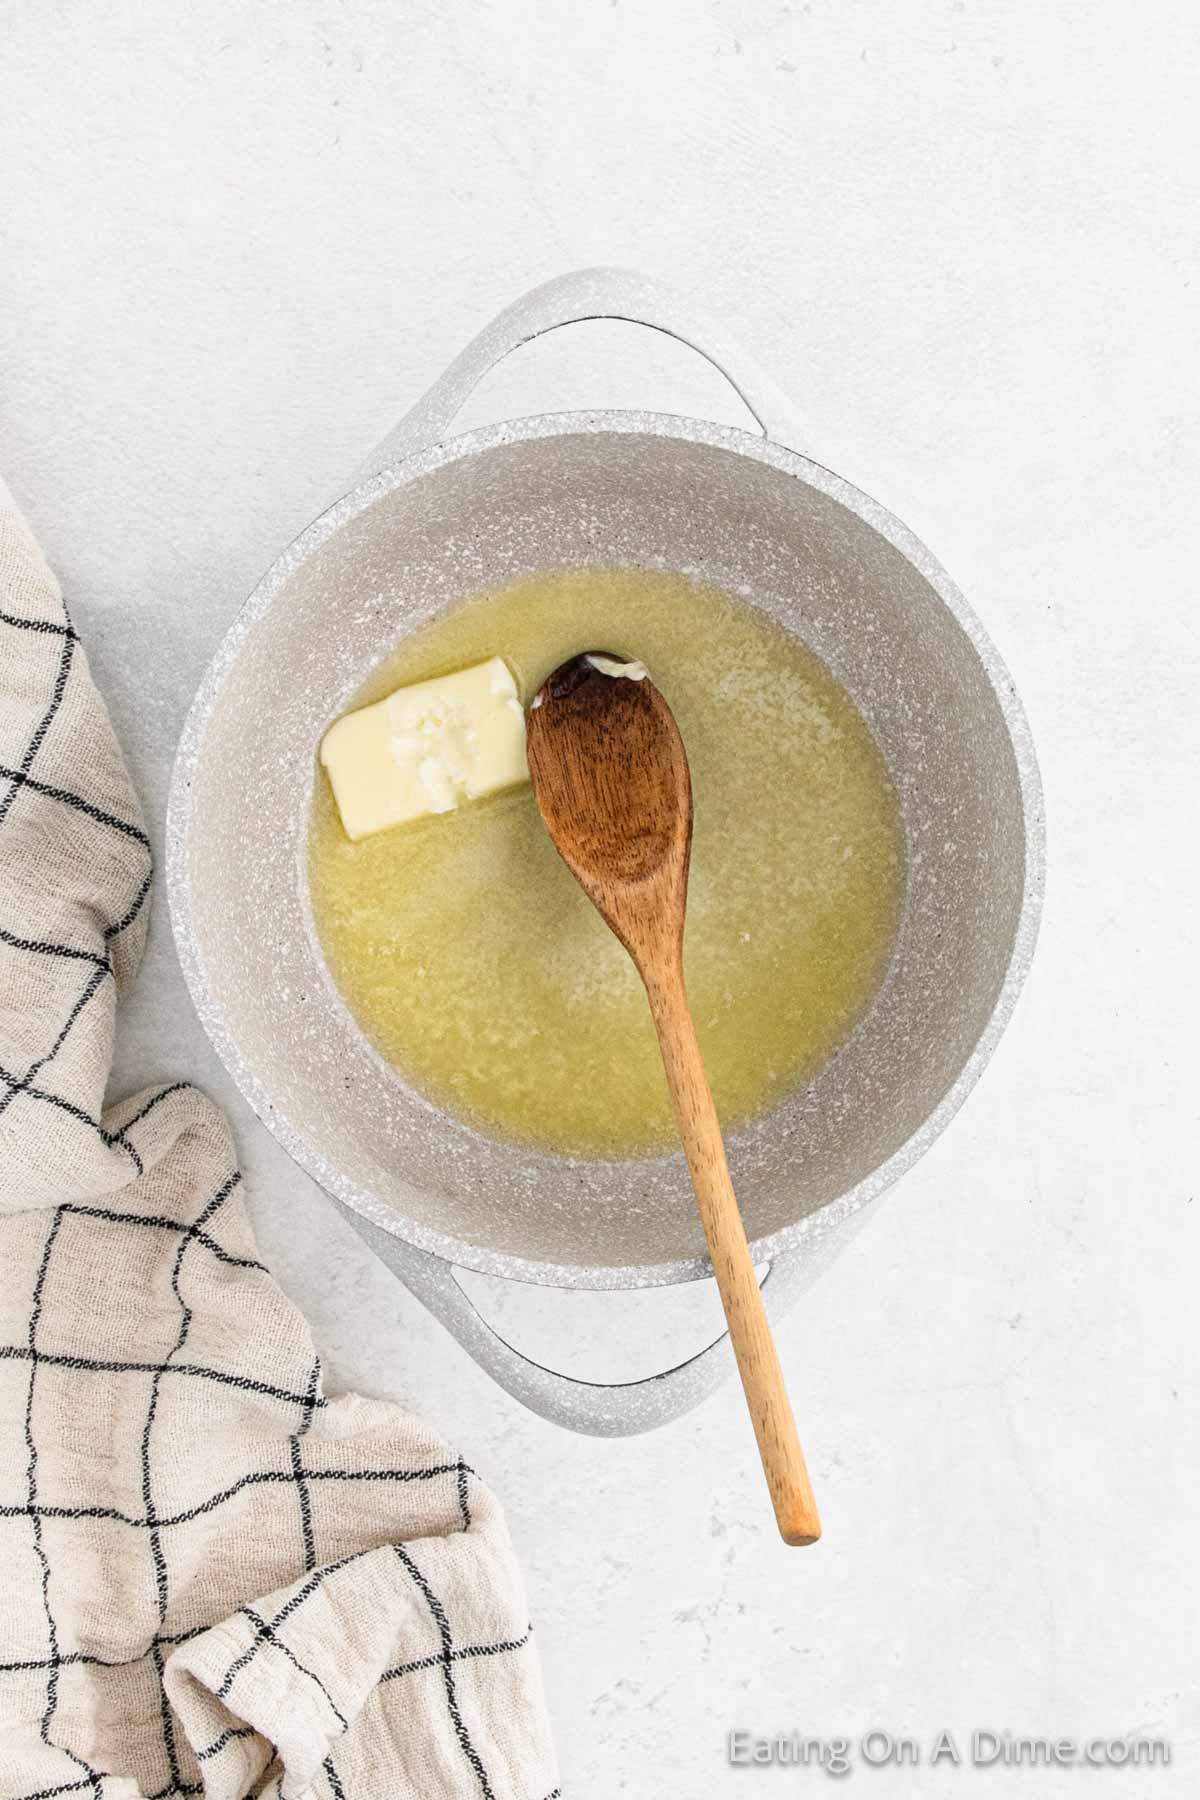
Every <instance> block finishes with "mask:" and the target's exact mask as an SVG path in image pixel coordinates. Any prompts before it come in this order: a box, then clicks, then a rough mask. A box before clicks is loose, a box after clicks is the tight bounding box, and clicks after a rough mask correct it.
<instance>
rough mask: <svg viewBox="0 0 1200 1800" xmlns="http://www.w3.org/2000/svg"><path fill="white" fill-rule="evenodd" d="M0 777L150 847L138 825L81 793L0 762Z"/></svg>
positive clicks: (145, 847)
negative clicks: (35, 777)
mask: <svg viewBox="0 0 1200 1800" xmlns="http://www.w3.org/2000/svg"><path fill="white" fill-rule="evenodd" d="M0 778H3V779H4V780H5V781H11V782H12V783H13V788H14V789H15V788H19V787H27V788H28V789H29V791H30V793H33V794H42V795H43V796H44V797H45V798H46V799H47V800H58V801H61V803H62V804H63V805H64V806H70V807H73V808H74V809H75V811H76V812H80V813H84V814H85V815H86V816H87V818H89V819H94V820H95V821H96V824H97V825H107V826H108V827H109V829H110V830H111V831H119V832H120V833H121V835H122V837H128V838H132V839H133V841H134V842H135V843H136V844H141V845H142V847H143V848H144V849H146V850H149V848H150V839H149V838H148V837H147V836H146V834H145V832H144V831H143V830H142V828H141V826H140V825H131V824H130V822H129V820H128V819H118V818H117V817H116V815H115V814H114V813H109V812H105V811H104V809H103V807H100V806H93V805H92V803H91V801H90V800H85V799H84V798H83V795H82V794H73V793H71V792H70V790H69V789H67V788H60V787H54V786H52V784H51V783H50V782H48V781H35V780H34V778H33V776H32V775H27V774H25V772H24V770H22V769H13V768H10V767H9V766H8V765H7V764H6V763H0Z"/></svg>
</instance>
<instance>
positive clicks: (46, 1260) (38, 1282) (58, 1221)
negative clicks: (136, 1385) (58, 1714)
mask: <svg viewBox="0 0 1200 1800" xmlns="http://www.w3.org/2000/svg"><path fill="white" fill-rule="evenodd" d="M61 1228H62V1210H61V1208H59V1209H58V1210H56V1212H55V1214H54V1218H53V1220H52V1221H51V1225H50V1229H49V1231H48V1232H47V1233H46V1244H45V1248H44V1249H43V1251H42V1260H41V1262H40V1263H39V1265H38V1271H37V1275H36V1277H35V1280H34V1284H33V1295H32V1298H31V1301H30V1308H29V1339H28V1352H29V1392H28V1395H27V1398H26V1401H25V1448H26V1450H27V1451H28V1452H29V1462H28V1465H27V1467H26V1472H25V1480H26V1492H27V1494H28V1501H29V1506H30V1508H31V1509H32V1508H34V1507H36V1505H37V1468H38V1453H37V1440H36V1439H35V1437H34V1435H33V1398H34V1391H35V1389H36V1386H37V1372H38V1362H39V1356H38V1348H37V1328H38V1321H39V1320H40V1318H41V1316H42V1295H43V1293H44V1292H45V1288H46V1276H47V1274H48V1272H49V1269H50V1253H51V1251H52V1250H53V1249H54V1244H55V1240H56V1238H57V1237H58V1234H59V1231H60V1230H61ZM31 1517H32V1520H33V1550H34V1555H35V1556H36V1557H37V1559H38V1564H39V1566H40V1569H41V1577H42V1580H41V1588H42V1609H43V1611H44V1612H45V1615H46V1639H47V1647H48V1649H49V1651H50V1656H49V1667H48V1669H47V1674H46V1705H45V1708H44V1710H43V1712H42V1717H41V1720H40V1726H39V1729H40V1734H41V1739H42V1742H43V1743H44V1744H47V1745H48V1744H49V1743H50V1725H51V1721H52V1720H53V1718H54V1714H55V1710H56V1708H57V1706H58V1672H59V1669H60V1667H61V1662H60V1657H59V1648H58V1627H57V1625H56V1624H55V1622H54V1610H53V1608H52V1607H51V1605H50V1561H49V1558H48V1557H47V1555H46V1550H45V1546H44V1545H43V1543H42V1522H41V1519H40V1518H39V1517H37V1515H36V1514H34V1513H31ZM61 1748H62V1749H63V1753H64V1755H65V1756H67V1757H69V1758H70V1760H71V1761H72V1762H73V1763H74V1764H75V1767H76V1768H77V1769H82V1770H83V1773H84V1776H85V1778H86V1779H85V1780H83V1781H81V1782H80V1783H79V1784H78V1785H79V1786H80V1787H90V1788H91V1790H92V1792H93V1794H94V1795H95V1797H96V1800H100V1796H101V1790H100V1777H99V1775H98V1774H97V1772H96V1770H95V1769H93V1767H92V1765H91V1764H90V1763H89V1762H87V1761H85V1760H84V1758H83V1757H82V1756H77V1755H76V1753H75V1751H74V1750H69V1749H67V1748H66V1746H65V1745H64V1746H61Z"/></svg>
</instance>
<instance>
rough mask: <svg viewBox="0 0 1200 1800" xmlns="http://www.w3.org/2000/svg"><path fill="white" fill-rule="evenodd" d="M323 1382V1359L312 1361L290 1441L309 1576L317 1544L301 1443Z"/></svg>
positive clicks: (306, 1567) (314, 1560) (315, 1562)
mask: <svg viewBox="0 0 1200 1800" xmlns="http://www.w3.org/2000/svg"><path fill="white" fill-rule="evenodd" d="M320 1379H321V1359H320V1357H319V1356H318V1357H314V1359H313V1366H312V1373H311V1375H310V1376H309V1378H308V1392H307V1393H306V1394H305V1396H304V1404H303V1406H302V1407H301V1409H300V1424H299V1427H298V1428H297V1430H296V1433H295V1435H294V1436H293V1437H290V1438H289V1439H288V1444H289V1447H290V1449H291V1457H292V1475H293V1477H294V1478H295V1482H296V1494H297V1497H298V1499H299V1502H300V1542H301V1543H302V1544H303V1546H304V1572H305V1574H306V1575H307V1574H309V1573H310V1572H311V1571H312V1570H313V1569H315V1568H316V1566H317V1540H316V1538H315V1537H314V1535H313V1522H312V1501H311V1499H310V1498H309V1492H308V1481H307V1478H306V1471H305V1467H304V1457H303V1454H302V1453H301V1449H300V1439H301V1438H302V1437H304V1435H305V1434H306V1432H307V1431H308V1430H309V1427H310V1426H311V1425H312V1422H313V1411H314V1408H315V1406H316V1401H317V1385H318V1383H319V1382H320Z"/></svg>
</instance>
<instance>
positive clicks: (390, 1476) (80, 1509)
mask: <svg viewBox="0 0 1200 1800" xmlns="http://www.w3.org/2000/svg"><path fill="white" fill-rule="evenodd" d="M58 1360H59V1359H58V1358H52V1357H46V1356H40V1355H39V1357H38V1361H39V1362H51V1361H58ZM156 1366H157V1365H156V1364H154V1363H139V1364H138V1365H137V1368H138V1372H139V1373H140V1374H145V1375H148V1374H152V1373H153V1371H154V1369H155V1367H156ZM163 1373H164V1374H167V1375H170V1374H173V1373H174V1374H177V1373H178V1365H176V1366H175V1368H174V1369H166V1370H164V1371H163ZM457 1469H458V1464H457V1463H434V1464H432V1465H431V1466H430V1467H429V1468H427V1469H351V1470H346V1469H306V1470H305V1472H304V1479H305V1480H306V1481H432V1480H433V1479H434V1477H435V1476H438V1475H453V1474H455V1473H456V1472H457ZM294 1479H295V1477H294V1476H293V1474H292V1471H291V1470H290V1469H258V1470H255V1471H253V1472H252V1473H251V1474H249V1475H243V1476H242V1478H241V1480H240V1481H235V1482H234V1483H233V1484H232V1486H231V1487H227V1488H222V1490H221V1491H220V1493H217V1494H213V1495H211V1496H210V1497H209V1499H207V1500H202V1501H200V1503H199V1505H197V1506H193V1507H190V1508H189V1509H188V1511H187V1512H181V1513H171V1514H169V1515H167V1516H165V1517H164V1516H162V1515H159V1516H158V1519H157V1523H158V1528H159V1530H160V1531H165V1530H167V1529H168V1527H170V1526H172V1525H187V1524H190V1522H191V1521H192V1520H193V1519H200V1518H203V1517H204V1515H205V1513H210V1512H215V1511H216V1509H217V1507H219V1506H223V1505H224V1504H225V1502H226V1500H232V1499H233V1497H234V1495H235V1494H240V1493H241V1491H242V1489H243V1488H248V1487H259V1486H261V1485H262V1484H264V1483H269V1482H279V1481H292V1480H294ZM34 1510H35V1512H36V1513H37V1515H38V1517H39V1518H42V1519H111V1520H113V1521H114V1523H115V1524H118V1525H132V1526H134V1527H135V1528H137V1529H139V1530H146V1529H148V1527H149V1523H150V1521H149V1520H148V1519H135V1518H133V1517H132V1515H131V1514H129V1513H123V1512H119V1511H118V1510H117V1508H116V1507H114V1506H39V1507H36V1508H35V1509H34ZM29 1511H30V1509H29V1508H28V1507H27V1506H0V1519H20V1518H26V1517H28V1516H29ZM342 1566H343V1565H342V1564H341V1563H334V1564H332V1565H331V1568H333V1569H340V1568H341V1567H342ZM325 1572H326V1573H327V1572H329V1571H325ZM171 1641H172V1640H171V1639H169V1638H165V1637H163V1638H160V1642H162V1643H164V1644H165V1643H169V1642H171ZM2 1666H3V1665H0V1667H2Z"/></svg>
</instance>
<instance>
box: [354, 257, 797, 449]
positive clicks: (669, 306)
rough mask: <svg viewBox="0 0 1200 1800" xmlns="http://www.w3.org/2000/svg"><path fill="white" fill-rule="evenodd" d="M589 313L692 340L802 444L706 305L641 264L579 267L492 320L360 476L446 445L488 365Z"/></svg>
mask: <svg viewBox="0 0 1200 1800" xmlns="http://www.w3.org/2000/svg"><path fill="white" fill-rule="evenodd" d="M585 319H625V320H627V321H628V322H629V323H631V324H634V325H647V326H649V327H650V329H651V330H653V331H661V332H664V333H665V334H666V336H667V337H671V338H676V339H678V341H679V342H680V343H681V344H688V345H690V347H691V348H692V349H693V350H696V351H697V352H698V353H699V354H700V355H701V356H702V357H704V359H705V361H706V362H710V363H711V364H712V365H713V367H714V368H715V369H716V370H718V372H719V373H720V374H722V375H723V376H724V377H725V379H726V381H728V383H729V385H730V386H731V387H732V388H733V389H734V391H735V393H737V394H738V395H739V396H740V397H741V399H742V400H743V401H744V402H745V404H746V406H747V407H748V408H749V410H750V412H751V413H752V414H753V416H754V418H755V421H756V422H757V424H758V426H759V429H760V430H761V432H762V433H763V436H764V437H768V438H772V439H774V441H775V442H776V443H782V444H787V445H789V446H791V447H792V448H795V447H796V430H795V426H794V423H793V417H792V409H791V406H790V404H789V402H788V401H787V399H786V398H785V397H784V395H783V393H782V391H781V390H780V388H779V387H778V386H777V384H776V383H775V382H774V381H773V380H772V378H771V377H770V376H769V375H768V374H767V373H766V371H765V370H763V369H761V368H760V367H759V366H758V364H757V363H756V362H755V361H754V359H753V357H751V356H750V355H749V354H748V352H746V351H745V350H743V349H741V348H740V347H736V346H733V345H731V344H730V343H729V340H728V339H727V338H726V337H725V336H724V334H723V333H722V332H721V330H720V329H719V327H718V326H716V325H715V324H714V323H713V322H712V320H711V319H709V317H708V316H707V315H706V314H705V313H704V312H703V310H702V309H700V308H697V307H696V306H695V305H694V304H693V303H692V302H691V301H690V300H687V299H686V298H685V297H684V296H683V295H681V294H677V293H674V292H673V291H672V290H671V289H670V288H669V287H667V286H664V285H663V284H662V283H660V282H659V281H656V280H655V279H654V278H653V277H651V276H648V275H642V274H640V273H639V272H638V271H637V270H636V269H603V268H600V269H574V270H572V271H571V272H570V273H569V274H566V275H556V276H555V277H554V278H553V280H551V281H544V282H543V283H542V284H541V286H540V287H535V288H531V289H530V290H529V292H528V293H527V294H522V296H521V298H520V299H519V300H514V301H513V303H512V305H511V306H507V307H505V309H504V311H503V312H502V313H498V314H497V316H496V317H495V318H494V319H493V320H492V322H491V324H490V325H485V326H484V328H483V330H482V331H481V332H480V333H479V335H478V337H475V338H472V339H471V342H470V343H469V344H468V345H467V346H466V348H465V349H464V350H462V351H460V353H459V354H458V356H456V357H455V359H454V361H453V362H452V363H451V364H450V366H449V368H448V369H446V371H445V373H444V374H442V375H439V377H438V379H437V380H436V381H435V382H434V384H433V386H432V387H431V388H430V389H429V390H428V392H427V393H425V394H423V395H422V397H421V398H420V399H419V400H418V401H417V403H416V405H415V406H414V407H413V408H412V409H411V411H410V412H407V413H406V414H405V415H404V417H403V418H402V419H401V421H400V423H399V425H397V426H396V428H395V430H394V431H392V432H389V434H388V436H387V437H385V438H384V439H383V441H382V443H380V444H378V445H376V447H375V450H374V452H373V454H372V455H371V456H370V457H368V459H367V461H366V463H365V464H364V466H363V468H362V470H361V471H360V474H359V480H360V481H367V480H369V479H370V478H371V477H372V476H374V475H378V474H379V473H380V472H381V471H382V470H384V469H387V468H391V467H392V465H393V464H395V463H398V462H403V460H404V459H405V458H406V457H408V456H411V455H413V454H414V452H416V451H417V450H424V449H425V448H427V447H428V446H429V445H430V444H436V443H440V442H441V441H442V440H443V439H444V438H445V437H446V435H447V432H448V429H449V427H450V425H451V423H452V422H453V419H454V415H455V413H457V412H458V410H459V408H460V407H461V406H462V405H463V403H464V401H466V399H467V398H468V396H469V395H470V394H471V392H472V390H473V389H474V388H475V387H476V386H477V385H478V384H479V382H480V381H481V380H482V379H483V377H484V376H485V375H486V374H487V373H488V370H489V369H493V368H494V367H495V366H496V364H497V363H498V362H502V361H503V359H504V358H505V357H506V356H508V355H509V354H510V353H511V352H512V351H513V350H516V349H519V348H520V346H521V345H522V344H528V343H530V342H532V340H533V339H534V338H538V337H542V336H544V334H545V333H546V332H548V331H556V330H557V329H558V328H559V326H561V325H573V324H576V323H579V322H581V321H582V320H585ZM735 371H736V373H735Z"/></svg>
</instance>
